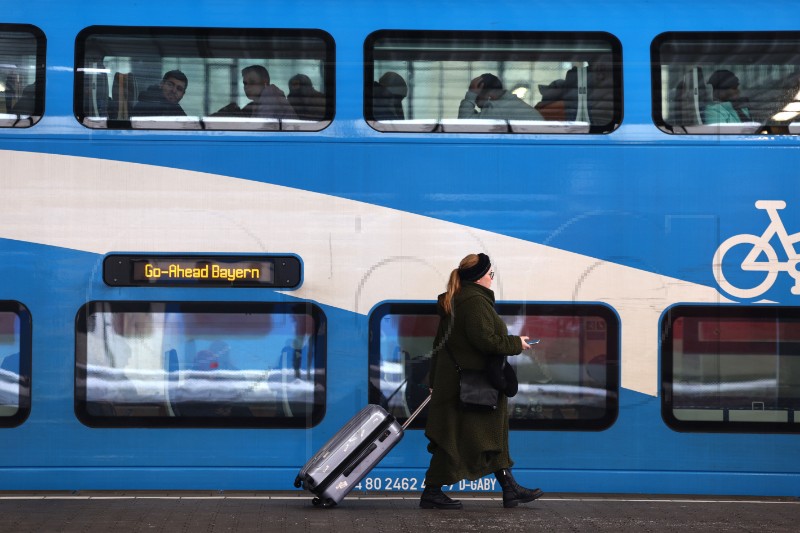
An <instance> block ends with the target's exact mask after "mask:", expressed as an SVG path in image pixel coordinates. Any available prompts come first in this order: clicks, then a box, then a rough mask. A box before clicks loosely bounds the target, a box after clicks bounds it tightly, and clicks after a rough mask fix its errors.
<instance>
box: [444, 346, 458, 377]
mask: <svg viewBox="0 0 800 533" xmlns="http://www.w3.org/2000/svg"><path fill="white" fill-rule="evenodd" d="M444 349H445V351H447V355H449V356H450V359H452V360H453V364H455V365H456V372H458V373H459V374H460V373H461V367H460V366H458V361H456V357H455V356H454V355H453V352H451V351H450V348H448V347H447V341H445V343H444Z"/></svg>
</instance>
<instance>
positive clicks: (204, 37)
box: [75, 26, 335, 131]
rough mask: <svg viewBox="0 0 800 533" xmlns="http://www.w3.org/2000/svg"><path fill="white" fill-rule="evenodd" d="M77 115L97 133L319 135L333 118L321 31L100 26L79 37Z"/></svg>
mask: <svg viewBox="0 0 800 533" xmlns="http://www.w3.org/2000/svg"><path fill="white" fill-rule="evenodd" d="M75 68H76V75H75V116H76V117H77V118H78V120H79V121H80V122H81V123H82V124H83V125H85V126H88V127H90V128H136V129H173V130H180V129H189V130H197V129H205V130H250V131H279V130H282V131H318V130H321V129H323V128H325V127H326V126H327V125H328V124H330V122H331V120H332V119H333V113H334V87H335V83H334V45H333V39H332V38H331V37H330V35H328V34H327V33H325V32H322V31H319V30H269V29H264V30H262V29H257V30H256V29H211V28H124V27H101V26H94V27H91V28H87V29H85V30H84V31H82V32H81V33H80V34H79V35H78V38H77V45H76V57H75Z"/></svg>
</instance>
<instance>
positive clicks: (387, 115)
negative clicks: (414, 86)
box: [372, 71, 408, 120]
mask: <svg viewBox="0 0 800 533" xmlns="http://www.w3.org/2000/svg"><path fill="white" fill-rule="evenodd" d="M407 95H408V85H407V84H406V80H404V79H403V77H402V76H401V75H400V74H398V73H397V72H391V71H389V72H386V73H384V74H383V76H381V77H380V79H379V80H378V81H376V82H373V84H372V116H373V118H374V119H375V120H405V118H406V115H405V112H404V111H403V99H404V98H405V97H406V96H407Z"/></svg>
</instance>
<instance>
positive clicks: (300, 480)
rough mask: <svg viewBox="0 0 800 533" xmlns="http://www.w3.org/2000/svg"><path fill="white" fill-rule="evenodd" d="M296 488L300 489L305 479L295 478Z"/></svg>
mask: <svg viewBox="0 0 800 533" xmlns="http://www.w3.org/2000/svg"><path fill="white" fill-rule="evenodd" d="M294 486H295V487H297V488H298V489H299V488H300V487H302V486H303V479H302V478H301V477H300V476H297V477H296V478H294Z"/></svg>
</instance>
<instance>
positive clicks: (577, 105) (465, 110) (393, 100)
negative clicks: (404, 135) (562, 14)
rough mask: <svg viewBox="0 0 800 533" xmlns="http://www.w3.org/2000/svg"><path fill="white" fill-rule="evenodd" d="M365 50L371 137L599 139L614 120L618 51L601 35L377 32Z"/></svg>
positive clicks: (617, 118)
mask: <svg viewBox="0 0 800 533" xmlns="http://www.w3.org/2000/svg"><path fill="white" fill-rule="evenodd" d="M364 48H365V49H364V55H365V62H364V69H365V70H364V80H365V83H366V86H365V88H364V89H365V90H364V93H365V100H364V115H365V117H366V119H367V121H368V122H369V124H370V125H371V126H372V127H373V128H375V129H377V130H379V131H393V132H475V133H608V132H611V131H613V130H614V129H616V128H617V127H618V126H619V124H620V122H621V120H622V69H621V64H622V47H621V45H620V43H619V41H618V40H617V39H616V38H615V37H613V36H612V35H609V34H607V33H600V32H592V33H588V32H583V33H581V32H569V33H566V32H559V33H542V32H536V33H534V32H449V31H379V32H376V33H373V34H372V35H370V36H369V37H368V38H367V40H366V43H365V45H364Z"/></svg>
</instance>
